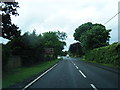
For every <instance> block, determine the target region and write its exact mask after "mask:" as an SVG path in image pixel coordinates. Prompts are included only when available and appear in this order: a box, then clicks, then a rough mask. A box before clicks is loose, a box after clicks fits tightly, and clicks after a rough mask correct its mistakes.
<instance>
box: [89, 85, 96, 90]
mask: <svg viewBox="0 0 120 90" xmlns="http://www.w3.org/2000/svg"><path fill="white" fill-rule="evenodd" d="M90 85H91V86H92V88H93V89H94V90H98V89H97V88H96V87H95V86H94V85H93V84H90Z"/></svg>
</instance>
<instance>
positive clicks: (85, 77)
mask: <svg viewBox="0 0 120 90" xmlns="http://www.w3.org/2000/svg"><path fill="white" fill-rule="evenodd" d="M79 72H80V73H81V74H82V75H83V77H84V78H86V76H85V74H83V72H82V71H81V70H79Z"/></svg>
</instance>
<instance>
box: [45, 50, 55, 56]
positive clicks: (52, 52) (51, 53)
mask: <svg viewBox="0 0 120 90" xmlns="http://www.w3.org/2000/svg"><path fill="white" fill-rule="evenodd" d="M45 54H47V55H53V54H54V48H45Z"/></svg>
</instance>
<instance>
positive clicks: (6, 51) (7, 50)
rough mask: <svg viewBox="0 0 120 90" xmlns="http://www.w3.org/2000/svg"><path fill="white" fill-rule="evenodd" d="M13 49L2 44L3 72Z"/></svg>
mask: <svg viewBox="0 0 120 90" xmlns="http://www.w3.org/2000/svg"><path fill="white" fill-rule="evenodd" d="M10 51H11V49H10V48H9V47H8V46H5V45H4V44H2V70H3V71H5V69H6V65H7V62H8V58H9V56H10V54H11V52H10Z"/></svg>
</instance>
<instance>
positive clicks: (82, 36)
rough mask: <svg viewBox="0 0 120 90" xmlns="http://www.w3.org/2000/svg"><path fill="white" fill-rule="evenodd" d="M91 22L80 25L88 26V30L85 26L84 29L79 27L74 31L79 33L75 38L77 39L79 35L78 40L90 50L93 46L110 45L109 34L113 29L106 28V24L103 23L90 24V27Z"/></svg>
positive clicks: (85, 48) (76, 33) (86, 49)
mask: <svg viewBox="0 0 120 90" xmlns="http://www.w3.org/2000/svg"><path fill="white" fill-rule="evenodd" d="M86 24H87V25H86ZM89 24H90V23H85V25H84V24H83V25H81V26H79V27H83V26H86V31H85V27H84V28H83V29H81V28H79V29H77V30H76V31H75V33H74V35H78V36H75V37H74V38H75V39H76V37H77V39H76V40H78V41H80V42H81V43H82V45H83V47H84V50H85V51H88V50H91V49H93V48H98V47H102V46H106V45H109V38H110V36H109V34H110V31H111V30H106V28H105V26H103V25H102V24H90V27H89ZM82 30H83V32H82ZM78 32H79V33H78Z"/></svg>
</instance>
